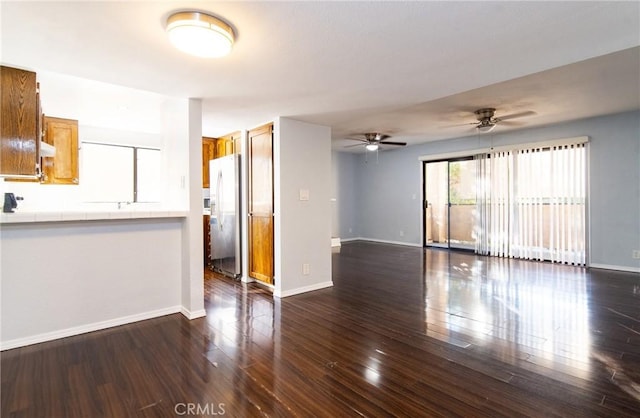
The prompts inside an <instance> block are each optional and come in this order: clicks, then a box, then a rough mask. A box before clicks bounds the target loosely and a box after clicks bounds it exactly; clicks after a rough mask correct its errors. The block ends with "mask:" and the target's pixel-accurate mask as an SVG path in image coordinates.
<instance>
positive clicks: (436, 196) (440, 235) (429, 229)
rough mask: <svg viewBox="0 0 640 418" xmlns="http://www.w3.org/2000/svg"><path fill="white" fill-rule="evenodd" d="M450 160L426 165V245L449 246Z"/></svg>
mask: <svg viewBox="0 0 640 418" xmlns="http://www.w3.org/2000/svg"><path fill="white" fill-rule="evenodd" d="M448 171H449V162H448V161H437V162H428V163H425V166H424V188H425V190H424V191H425V193H424V195H425V205H424V212H425V213H424V225H425V239H424V242H425V245H427V246H433V247H443V248H448V247H449V213H448V212H449V196H448V195H449V191H448V182H449V174H448Z"/></svg>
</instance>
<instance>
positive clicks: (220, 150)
mask: <svg viewBox="0 0 640 418" xmlns="http://www.w3.org/2000/svg"><path fill="white" fill-rule="evenodd" d="M226 152H227V149H226V147H225V143H224V139H222V138H218V139H216V158H220V157H224V156H225V155H227V154H226Z"/></svg>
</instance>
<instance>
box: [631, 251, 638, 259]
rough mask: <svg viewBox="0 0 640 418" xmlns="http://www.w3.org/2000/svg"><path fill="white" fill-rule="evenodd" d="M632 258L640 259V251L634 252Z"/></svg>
mask: <svg viewBox="0 0 640 418" xmlns="http://www.w3.org/2000/svg"><path fill="white" fill-rule="evenodd" d="M631 257H633V258H635V259H636V260H638V259H640V250H633V252H632V253H631Z"/></svg>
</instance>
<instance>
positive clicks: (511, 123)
mask: <svg viewBox="0 0 640 418" xmlns="http://www.w3.org/2000/svg"><path fill="white" fill-rule="evenodd" d="M499 123H500V125H504V126H522V125H524V122H518V121H515V120H505V121H502V120H501V121H500V122H499Z"/></svg>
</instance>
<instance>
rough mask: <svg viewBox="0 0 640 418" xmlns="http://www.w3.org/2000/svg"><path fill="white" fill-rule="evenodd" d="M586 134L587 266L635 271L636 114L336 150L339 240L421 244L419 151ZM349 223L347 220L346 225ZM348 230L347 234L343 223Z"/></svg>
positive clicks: (639, 189) (639, 232) (638, 195)
mask: <svg viewBox="0 0 640 418" xmlns="http://www.w3.org/2000/svg"><path fill="white" fill-rule="evenodd" d="M577 136H588V137H589V139H590V145H589V171H590V197H589V202H590V233H591V238H590V246H591V260H590V263H591V264H592V265H599V266H609V267H623V268H629V269H632V270H634V269H635V270H638V269H640V260H636V259H633V258H632V252H633V250H640V112H638V111H633V112H625V113H620V114H615V115H609V116H602V117H597V118H590V119H584V120H579V121H574V122H569V123H565V124H559V125H553V126H548V127H544V128H533V129H526V130H521V131H517V132H508V133H505V134H499V133H498V134H493V133H492V134H485V135H481V136H474V137H467V138H457V139H451V140H444V141H437V142H430V143H426V144H422V145H417V146H411V147H406V148H402V149H397V150H389V151H384V152H380V153H379V159H378V163H377V164H376V162H375V158H373V159H372V158H371V154H370V157H369V161H368V162H365V156H364V155H363V154H357V155H350V154H345V153H334V171H333V174H334V177H335V178H334V184H338V185H339V187H340V190H339V194H338V200H337V202H336V203H337V220H334V224H337V225H339V229H338V231H337V232H338V233H339V234H340V237H341V238H351V237H362V238H368V239H375V240H383V241H392V242H403V243H407V244H413V245H422V233H421V228H422V209H421V200H422V177H421V176H422V166H421V162H420V161H419V160H418V158H419V157H420V156H425V155H434V154H442V153H449V152H456V151H464V150H473V149H479V148H486V147H489V146H490V145H491V144H493V145H494V146H500V145H510V144H518V143H527V142H536V141H545V140H552V139H560V138H571V137H577ZM347 225H349V226H347ZM349 227H351V228H352V231H353V232H352V233H351V234H349V233H347V231H348V228H349Z"/></svg>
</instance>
